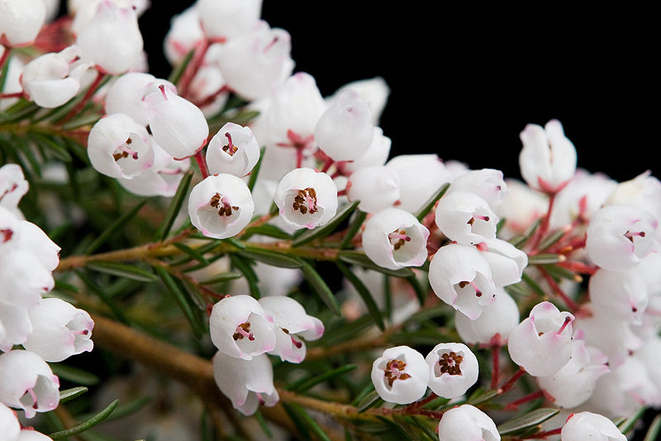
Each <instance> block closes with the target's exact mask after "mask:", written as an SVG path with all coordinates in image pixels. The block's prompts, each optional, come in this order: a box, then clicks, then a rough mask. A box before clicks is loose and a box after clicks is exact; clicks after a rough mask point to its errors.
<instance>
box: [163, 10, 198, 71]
mask: <svg viewBox="0 0 661 441" xmlns="http://www.w3.org/2000/svg"><path fill="white" fill-rule="evenodd" d="M207 3H209V2H207ZM198 4H199V2H196V3H193V5H192V6H189V7H188V8H186V9H184V10H183V11H182V12H181V13H179V14H176V15H174V16H173V17H172V19H171V20H170V29H169V30H168V32H167V34H165V39H164V44H163V52H164V54H165V57H166V58H167V60H168V62H169V63H170V64H171V65H173V66H176V65H178V64H179V63H181V61H182V60H183V59H184V57H185V56H186V55H187V54H188V53H189V52H190V51H191V50H193V49H194V48H195V47H196V46H197V45H199V44H201V43H202V42H203V41H204V38H205V35H204V30H203V29H202V25H201V23H200V14H199V12H198V7H197V6H198Z"/></svg>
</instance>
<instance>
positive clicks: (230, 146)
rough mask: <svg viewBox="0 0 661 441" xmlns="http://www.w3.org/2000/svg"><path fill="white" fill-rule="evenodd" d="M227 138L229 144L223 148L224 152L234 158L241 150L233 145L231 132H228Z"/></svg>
mask: <svg viewBox="0 0 661 441" xmlns="http://www.w3.org/2000/svg"><path fill="white" fill-rule="evenodd" d="M225 137H226V138H227V141H228V142H229V144H228V145H224V146H223V151H224V152H225V153H227V154H228V155H230V156H234V153H236V152H237V151H238V150H239V149H238V147H237V146H235V145H234V144H232V135H231V134H230V132H226V133H225Z"/></svg>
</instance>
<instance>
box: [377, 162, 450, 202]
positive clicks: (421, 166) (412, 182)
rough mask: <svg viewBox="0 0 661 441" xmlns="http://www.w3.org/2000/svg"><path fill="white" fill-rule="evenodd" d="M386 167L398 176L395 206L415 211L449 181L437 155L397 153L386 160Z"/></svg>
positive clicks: (443, 165)
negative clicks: (396, 202) (398, 195)
mask: <svg viewBox="0 0 661 441" xmlns="http://www.w3.org/2000/svg"><path fill="white" fill-rule="evenodd" d="M386 167H388V168H389V169H390V170H392V171H394V172H395V173H396V174H397V175H398V176H399V191H400V197H399V202H400V203H399V204H398V205H397V208H401V209H402V210H406V211H408V212H409V213H415V212H416V211H418V210H419V209H420V208H422V207H423V205H424V204H425V203H427V201H428V200H429V199H430V198H431V197H432V196H433V195H434V194H435V193H436V192H437V191H438V190H439V189H440V188H441V186H442V185H443V184H445V183H446V182H449V181H450V179H449V173H448V171H447V170H446V168H445V164H443V162H442V161H441V159H440V158H439V157H438V155H435V154H418V155H398V156H395V157H394V158H391V159H389V160H388V162H386Z"/></svg>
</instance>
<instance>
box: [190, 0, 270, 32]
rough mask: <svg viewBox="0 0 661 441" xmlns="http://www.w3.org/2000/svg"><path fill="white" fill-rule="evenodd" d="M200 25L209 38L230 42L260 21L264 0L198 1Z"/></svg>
mask: <svg viewBox="0 0 661 441" xmlns="http://www.w3.org/2000/svg"><path fill="white" fill-rule="evenodd" d="M196 8H197V11H198V14H199V18H200V24H201V26H202V29H204V33H205V34H206V36H207V37H208V38H211V39H220V40H230V39H232V38H236V37H237V36H240V35H242V34H245V33H247V32H249V31H250V30H251V29H252V28H253V27H254V26H255V24H256V23H257V22H258V21H259V17H260V15H261V13H262V0H198V1H197V2H196Z"/></svg>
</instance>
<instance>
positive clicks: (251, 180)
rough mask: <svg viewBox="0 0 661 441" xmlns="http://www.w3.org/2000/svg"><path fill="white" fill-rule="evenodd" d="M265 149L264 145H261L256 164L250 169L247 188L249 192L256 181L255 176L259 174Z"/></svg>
mask: <svg viewBox="0 0 661 441" xmlns="http://www.w3.org/2000/svg"><path fill="white" fill-rule="evenodd" d="M265 151H266V147H264V146H262V147H261V148H260V149H259V159H258V160H257V164H255V166H254V167H253V168H252V170H251V171H250V177H249V178H248V188H249V189H250V192H251V193H252V191H253V189H254V188H255V183H257V176H258V175H259V170H260V169H261V168H262V162H263V161H264V152H265Z"/></svg>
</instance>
